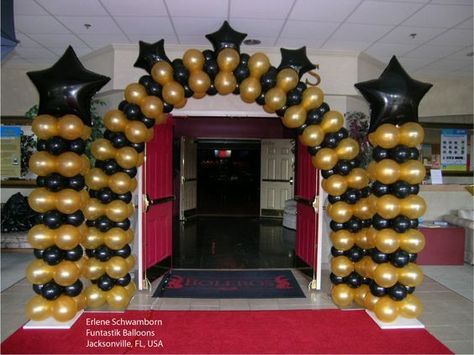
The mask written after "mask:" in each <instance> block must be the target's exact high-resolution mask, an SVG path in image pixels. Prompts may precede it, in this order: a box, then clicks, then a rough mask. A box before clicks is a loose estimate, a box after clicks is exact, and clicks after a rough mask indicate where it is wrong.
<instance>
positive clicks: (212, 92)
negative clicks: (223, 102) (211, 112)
mask: <svg viewBox="0 0 474 355" xmlns="http://www.w3.org/2000/svg"><path fill="white" fill-rule="evenodd" d="M206 94H207V95H209V96H214V95H217V89H216V87H215V86H214V84H211V86H209V89H207V91H206Z"/></svg>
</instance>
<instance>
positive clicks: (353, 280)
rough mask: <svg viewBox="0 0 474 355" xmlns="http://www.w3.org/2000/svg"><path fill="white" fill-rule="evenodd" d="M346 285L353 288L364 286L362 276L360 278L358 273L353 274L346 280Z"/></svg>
mask: <svg viewBox="0 0 474 355" xmlns="http://www.w3.org/2000/svg"><path fill="white" fill-rule="evenodd" d="M344 281H345V282H346V284H348V285H349V286H350V287H352V288H357V287H360V285H362V276H360V275H359V274H358V273H357V272H352V273H351V274H350V275H349V276H346V277H345V278H344Z"/></svg>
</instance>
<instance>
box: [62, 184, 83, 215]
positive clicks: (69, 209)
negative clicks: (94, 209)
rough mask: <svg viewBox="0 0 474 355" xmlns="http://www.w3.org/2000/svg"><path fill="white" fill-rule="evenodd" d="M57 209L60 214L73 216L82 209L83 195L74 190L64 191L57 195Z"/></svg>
mask: <svg viewBox="0 0 474 355" xmlns="http://www.w3.org/2000/svg"><path fill="white" fill-rule="evenodd" d="M56 208H57V210H58V211H59V212H61V213H65V214H71V213H73V212H76V211H77V210H80V209H81V208H82V199H81V194H80V193H79V192H77V191H75V190H73V189H64V190H61V191H59V192H57V193H56Z"/></svg>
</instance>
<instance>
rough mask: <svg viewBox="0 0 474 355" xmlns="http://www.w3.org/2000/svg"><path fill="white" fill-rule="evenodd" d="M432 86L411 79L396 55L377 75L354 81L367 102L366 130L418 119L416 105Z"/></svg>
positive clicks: (371, 130)
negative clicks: (368, 114) (385, 124)
mask: <svg viewBox="0 0 474 355" xmlns="http://www.w3.org/2000/svg"><path fill="white" fill-rule="evenodd" d="M431 86H432V85H431V84H427V83H422V82H420V81H417V80H413V79H412V78H411V77H410V76H409V75H408V74H407V73H406V71H405V70H404V69H403V68H402V66H401V65H400V63H399V62H398V60H397V58H396V57H395V56H393V57H392V59H391V60H390V63H389V64H388V66H387V67H386V68H385V70H384V71H383V73H382V75H380V77H379V78H378V79H375V80H369V81H365V82H360V83H357V84H355V87H356V88H357V89H359V91H360V92H361V94H362V96H364V97H365V99H366V100H367V101H368V102H369V105H370V111H371V114H370V127H369V132H373V131H374V130H375V129H376V128H377V127H378V126H380V125H381V124H383V123H392V124H395V125H397V124H403V123H406V122H418V105H419V103H420V101H421V99H422V98H423V96H424V95H425V94H426V93H427V92H428V90H429V89H430V88H431Z"/></svg>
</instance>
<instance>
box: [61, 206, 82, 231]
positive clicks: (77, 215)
mask: <svg viewBox="0 0 474 355" xmlns="http://www.w3.org/2000/svg"><path fill="white" fill-rule="evenodd" d="M84 220H85V218H84V214H83V213H82V211H81V210H77V211H76V212H74V213H71V214H67V215H66V216H65V222H66V223H67V224H71V225H73V226H76V227H78V226H80V225H81V224H82V223H84Z"/></svg>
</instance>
